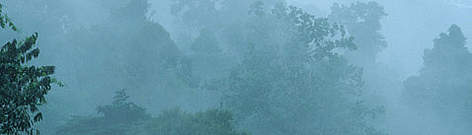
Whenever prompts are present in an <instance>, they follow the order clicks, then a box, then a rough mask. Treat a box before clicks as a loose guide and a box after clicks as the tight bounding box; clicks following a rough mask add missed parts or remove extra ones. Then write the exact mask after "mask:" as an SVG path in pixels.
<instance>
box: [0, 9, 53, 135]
mask: <svg viewBox="0 0 472 135" xmlns="http://www.w3.org/2000/svg"><path fill="white" fill-rule="evenodd" d="M0 25H1V27H2V28H5V26H6V25H8V27H10V28H11V29H12V30H14V31H16V30H17V28H16V26H15V25H14V24H13V23H12V22H11V20H10V19H9V18H8V16H7V15H6V14H5V13H4V11H3V7H2V5H1V4H0ZM37 39H38V33H35V34H33V35H32V36H30V37H27V38H26V39H25V40H24V41H17V40H16V39H14V40H13V41H11V42H8V43H6V44H5V45H3V46H2V47H1V50H0V106H1V108H0V134H21V133H26V134H34V133H37V134H39V130H37V129H36V128H35V127H34V126H35V124H36V123H37V122H39V121H40V120H42V119H43V115H42V113H41V112H40V111H39V108H38V107H39V106H40V105H43V104H45V103H46V97H45V96H46V94H47V93H48V92H49V91H50V90H51V88H52V86H51V84H58V85H59V86H62V83H60V82H58V81H57V80H56V79H55V78H53V77H51V75H53V74H54V70H55V67H54V66H39V67H36V66H33V65H30V63H31V61H32V60H33V59H34V58H38V56H39V53H40V51H39V48H37V47H36V46H35V44H36V41H37Z"/></svg>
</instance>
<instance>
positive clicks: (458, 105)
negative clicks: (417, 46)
mask: <svg viewBox="0 0 472 135" xmlns="http://www.w3.org/2000/svg"><path fill="white" fill-rule="evenodd" d="M465 44H466V38H465V36H464V35H463V33H462V30H461V29H460V28H459V27H458V26H457V25H452V26H451V27H450V28H449V30H448V32H446V33H441V34H439V38H436V39H435V40H434V46H433V48H432V49H426V50H425V51H424V56H423V60H424V67H423V68H422V69H421V71H420V74H419V75H417V76H411V77H409V78H408V79H407V80H406V81H405V82H404V85H405V94H404V97H406V99H408V101H410V103H412V104H411V105H413V106H416V107H419V108H421V109H423V110H431V109H432V110H433V112H435V113H439V114H444V115H454V114H462V113H464V114H467V113H470V111H472V110H470V105H471V103H472V100H471V99H472V98H471V96H470V95H471V94H472V86H471V85H470V82H471V81H472V69H471V68H470V67H471V66H472V61H471V59H472V54H471V53H470V52H469V51H468V50H467V48H466V47H465ZM456 111H457V112H456Z"/></svg>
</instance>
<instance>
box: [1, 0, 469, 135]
mask: <svg viewBox="0 0 472 135" xmlns="http://www.w3.org/2000/svg"><path fill="white" fill-rule="evenodd" d="M0 3H2V5H1V8H0V26H1V28H2V32H0V35H1V36H0V40H2V41H4V45H3V46H2V47H1V50H0V62H1V63H0V73H1V76H0V81H1V83H0V88H1V89H0V105H1V108H0V134H8V135H9V134H39V133H41V134H48V135H49V134H51V135H53V134H57V135H313V134H323V135H324V134H326V135H387V134H394V133H397V134H398V133H399V132H395V131H396V130H398V129H396V128H393V127H394V126H392V125H389V124H391V122H392V120H393V121H395V122H397V121H399V119H402V120H404V121H403V122H405V123H410V121H408V120H407V119H408V116H409V115H412V116H421V117H422V118H434V119H437V120H438V121H440V122H441V127H443V128H438V129H436V130H435V129H431V128H428V129H430V130H429V133H432V132H435V131H438V132H436V134H439V133H442V134H449V133H450V134H463V133H468V132H470V131H471V130H470V129H472V128H471V126H472V124H471V123H470V121H471V120H472V119H471V118H470V116H468V114H470V112H471V111H472V110H471V108H472V107H471V105H472V104H471V103H472V84H471V82H472V69H471V68H470V67H472V54H471V53H470V52H469V50H468V48H467V47H466V46H467V43H466V36H465V35H464V33H463V31H462V30H461V28H460V27H459V26H458V25H452V26H451V27H450V28H449V30H448V31H447V32H444V33H440V34H439V36H438V37H436V39H434V42H433V46H432V48H431V49H426V50H424V56H423V60H424V63H423V68H422V69H421V70H420V71H419V72H418V74H415V75H409V76H408V77H406V78H402V79H398V78H395V77H392V76H396V75H393V74H394V73H393V72H394V70H395V69H390V68H387V67H386V66H385V65H384V64H382V63H379V62H378V61H377V59H378V57H379V54H381V53H382V51H384V50H385V49H386V48H388V47H389V46H391V45H389V44H388V43H387V40H386V37H385V36H384V35H383V34H382V32H381V30H382V24H383V19H384V18H385V17H387V16H388V13H387V12H386V11H385V10H384V7H383V5H381V4H380V3H378V2H374V1H370V2H353V3H334V4H333V5H332V6H331V7H330V10H331V11H330V12H328V13H327V14H326V15H322V14H321V13H317V12H311V11H312V10H307V9H305V8H300V7H297V6H294V5H291V2H289V1H285V0H158V1H153V0H121V1H115V0H81V1H64V0H62V1H61V0H37V1H31V0H15V1H0ZM156 7H158V8H157V9H156ZM84 9H86V10H84ZM7 11H8V12H7ZM78 11H80V12H78ZM315 11H317V10H315ZM156 16H157V17H156ZM38 33H39V34H41V38H39V36H38V35H39V34H38ZM18 38H20V39H22V38H24V40H17V39H18ZM38 44H40V45H41V56H40V55H39V53H40V51H39V48H38ZM33 60H35V61H33ZM38 65H54V66H38ZM56 77H57V78H59V79H60V80H61V81H58V80H56V79H55V78H56ZM62 82H64V83H65V84H66V85H63V84H62ZM54 84H56V85H57V86H61V87H55V86H54ZM392 85H400V86H392ZM56 89H57V90H56ZM379 91H399V93H401V95H400V96H398V98H395V100H398V101H395V102H393V103H398V104H400V103H404V104H405V105H404V106H401V107H398V106H399V105H397V104H394V105H392V104H389V103H392V102H387V101H385V100H387V99H384V100H383V98H385V97H382V96H381V95H380V94H378V93H379ZM46 101H48V102H47V104H46ZM405 108H407V111H406V112H411V113H408V114H409V115H406V116H403V115H400V113H397V112H396V111H397V110H395V109H405ZM398 112H400V111H398ZM413 114H415V115H413ZM411 123H413V122H411ZM442 124H443V125H442ZM411 134H413V133H411Z"/></svg>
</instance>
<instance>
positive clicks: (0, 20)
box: [0, 3, 17, 31]
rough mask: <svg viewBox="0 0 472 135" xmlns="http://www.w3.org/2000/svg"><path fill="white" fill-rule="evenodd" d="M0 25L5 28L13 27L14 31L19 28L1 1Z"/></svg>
mask: <svg viewBox="0 0 472 135" xmlns="http://www.w3.org/2000/svg"><path fill="white" fill-rule="evenodd" d="M0 27H2V28H3V29H5V28H6V27H9V28H11V29H12V30H13V31H16V30H17V28H16V26H15V24H13V22H12V21H11V19H10V18H9V17H8V15H7V14H6V13H5V11H4V8H3V4H1V3H0Z"/></svg>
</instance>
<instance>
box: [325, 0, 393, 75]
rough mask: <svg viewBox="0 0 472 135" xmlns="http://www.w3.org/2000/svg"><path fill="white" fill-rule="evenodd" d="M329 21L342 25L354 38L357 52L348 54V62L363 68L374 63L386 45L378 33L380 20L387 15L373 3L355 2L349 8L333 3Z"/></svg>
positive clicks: (380, 26)
mask: <svg viewBox="0 0 472 135" xmlns="http://www.w3.org/2000/svg"><path fill="white" fill-rule="evenodd" d="M331 11H332V12H331V14H330V15H329V17H328V18H329V19H330V21H333V22H337V23H340V24H342V25H344V26H345V27H346V29H347V32H348V33H349V34H350V35H351V36H354V37H355V40H354V43H356V45H357V46H358V50H356V51H353V52H348V54H347V55H348V56H349V57H352V58H350V59H349V60H350V61H351V62H353V63H355V64H359V65H361V66H365V65H366V64H373V63H375V58H376V55H377V54H378V53H379V52H380V51H381V50H382V49H383V48H385V47H387V43H386V41H385V39H384V37H383V35H382V34H381V33H380V29H381V28H382V25H381V22H380V21H381V19H382V18H383V17H385V16H386V15H387V14H386V13H385V11H384V8H383V7H382V6H381V5H379V4H378V3H377V2H375V1H370V2H355V3H352V4H351V5H349V6H346V5H341V4H337V3H335V4H334V5H333V6H332V7H331Z"/></svg>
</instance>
